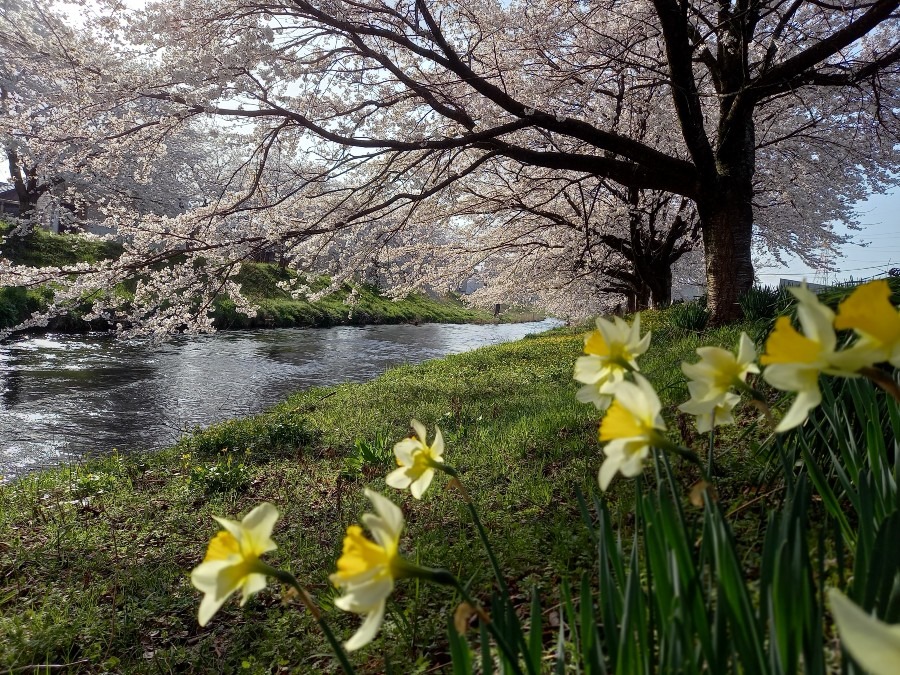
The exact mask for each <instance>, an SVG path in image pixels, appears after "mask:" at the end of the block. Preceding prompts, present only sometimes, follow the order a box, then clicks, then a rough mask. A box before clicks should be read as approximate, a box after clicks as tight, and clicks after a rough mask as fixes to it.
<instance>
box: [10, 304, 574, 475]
mask: <svg viewBox="0 0 900 675" xmlns="http://www.w3.org/2000/svg"><path fill="white" fill-rule="evenodd" d="M558 323H559V322H556V321H554V320H552V319H548V320H546V321H540V322H530V323H519V324H502V325H484V326H479V325H472V324H423V325H420V326H412V325H396V326H365V327H355V326H340V327H335V328H278V329H271V330H260V331H227V332H221V333H215V334H213V335H207V336H200V337H191V338H175V339H173V340H172V341H171V342H167V343H165V344H162V345H150V344H146V343H139V342H117V341H116V340H115V339H113V338H112V337H110V336H108V335H103V334H88V335H57V334H49V335H42V336H40V337H29V338H25V339H19V340H16V341H13V342H9V343H6V344H0V476H2V478H0V481H2V480H4V479H5V480H9V479H10V478H12V477H14V476H16V475H20V474H22V473H24V472H26V471H30V470H34V469H38V468H43V467H48V466H56V465H59V464H64V463H70V462H76V461H78V460H80V459H82V458H84V457H87V456H91V455H97V454H103V453H108V452H111V451H112V449H113V448H118V449H119V451H124V452H127V451H128V450H133V449H153V448H160V447H165V446H167V445H171V444H172V442H174V441H175V440H176V439H178V437H179V436H180V435H181V434H183V433H184V432H185V431H187V430H190V429H192V428H194V427H196V426H198V425H208V424H211V423H213V422H218V421H222V420H225V419H229V418H232V417H243V416H246V415H250V414H253V413H256V412H261V411H262V410H265V409H266V408H269V407H271V406H272V405H274V404H276V403H278V402H280V401H282V400H284V399H285V398H286V397H287V396H288V395H290V394H291V393H293V392H296V391H299V390H302V389H306V388H308V387H313V386H318V385H329V384H338V383H341V382H360V381H363V380H368V379H371V378H373V377H376V376H378V375H380V374H381V373H383V372H384V371H385V370H387V369H388V368H390V367H392V366H396V365H398V364H401V363H417V362H419V361H425V360H426V359H432V358H436V357H440V356H444V355H446V354H455V353H459V352H464V351H469V350H471V349H475V348H477V347H483V346H485V345H491V344H497V343H499V342H506V341H509V340H517V339H519V338H521V337H524V336H525V335H527V334H529V333H538V332H541V331H544V330H547V329H549V328H552V327H553V326H555V325H558Z"/></svg>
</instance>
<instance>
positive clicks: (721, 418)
mask: <svg viewBox="0 0 900 675" xmlns="http://www.w3.org/2000/svg"><path fill="white" fill-rule="evenodd" d="M692 384H694V383H693V382H691V383H688V389H690V388H691V385H692ZM740 402H741V397H740V396H738V395H737V394H732V393H725V394H723V395H722V396H720V397H719V398H718V399H714V400H712V401H707V400H702V399H699V398H697V397H696V396H695V395H694V392H693V391H692V392H691V399H690V400H689V401H687V402H686V403H682V404H681V405H680V406H678V409H679V410H681V411H682V412H686V413H687V414H688V415H693V416H694V422H695V424H696V425H697V431H699V432H700V433H701V434H705V433H707V432H708V431H710V430H711V429H712V428H713V427H718V426H722V425H723V424H734V415H733V414H732V411H733V410H734V407H735V406H736V405H737V404H738V403H740Z"/></svg>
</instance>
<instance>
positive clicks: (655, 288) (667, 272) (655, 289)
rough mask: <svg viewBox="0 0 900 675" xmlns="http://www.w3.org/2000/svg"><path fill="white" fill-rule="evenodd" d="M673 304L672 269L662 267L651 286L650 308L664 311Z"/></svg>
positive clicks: (665, 266) (667, 266) (666, 266)
mask: <svg viewBox="0 0 900 675" xmlns="http://www.w3.org/2000/svg"><path fill="white" fill-rule="evenodd" d="M671 304H672V268H671V266H669V265H668V264H666V265H660V267H659V269H658V270H656V274H654V275H653V283H651V284H650V307H651V308H652V309H663V308H665V307H668V306H669V305H671Z"/></svg>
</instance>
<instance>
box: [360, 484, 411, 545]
mask: <svg viewBox="0 0 900 675" xmlns="http://www.w3.org/2000/svg"><path fill="white" fill-rule="evenodd" d="M365 494H366V497H368V499H369V501H370V502H372V506H373V507H375V512H376V513H377V514H378V515H379V516H380V517H381V518H382V520H383V521H384V524H385V527H386V528H387V530H388V531H389V532H390V533H391V534H392V535H393V536H394V539H400V534H401V533H402V532H403V525H404V522H405V521H404V520H403V511H401V510H400V507H399V506H397V505H396V504H394V502H392V501H391V500H390V499H388V498H387V497H385V496H384V495H381V494H379V493H377V492H375V491H373V490H370V489H369V488H366V490H365Z"/></svg>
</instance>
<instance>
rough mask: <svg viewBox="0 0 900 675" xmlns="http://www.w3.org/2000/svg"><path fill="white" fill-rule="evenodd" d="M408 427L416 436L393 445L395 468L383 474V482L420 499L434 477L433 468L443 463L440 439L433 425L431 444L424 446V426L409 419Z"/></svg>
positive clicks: (442, 449)
mask: <svg viewBox="0 0 900 675" xmlns="http://www.w3.org/2000/svg"><path fill="white" fill-rule="evenodd" d="M410 424H411V425H412V428H413V429H414V430H415V432H416V435H415V436H412V437H409V438H404V439H403V440H402V441H400V442H399V443H397V444H396V445H394V456H395V457H396V458H397V465H398V468H397V469H394V470H393V471H391V472H390V473H389V474H388V475H387V478H386V479H385V482H386V483H387V484H388V485H389V486H390V487H392V488H397V489H398V490H405V489H406V488H409V491H410V493H411V494H412V496H413V497H415V498H416V499H421V498H422V495H423V494H424V493H425V490H427V489H428V486H429V485H431V481H432V479H433V478H434V471H435V469H434V465H435V464H439V463H442V462H443V461H444V458H443V454H444V437H443V436H442V435H441V430H440V428H439V427H437V426H436V427H435V428H434V443H432V444H431V445H428V437H427V432H426V430H425V425H423V424H422V423H421V422H420V421H419V420H412V422H410Z"/></svg>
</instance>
